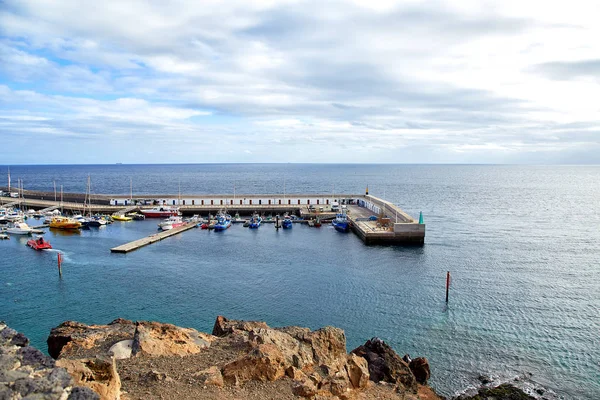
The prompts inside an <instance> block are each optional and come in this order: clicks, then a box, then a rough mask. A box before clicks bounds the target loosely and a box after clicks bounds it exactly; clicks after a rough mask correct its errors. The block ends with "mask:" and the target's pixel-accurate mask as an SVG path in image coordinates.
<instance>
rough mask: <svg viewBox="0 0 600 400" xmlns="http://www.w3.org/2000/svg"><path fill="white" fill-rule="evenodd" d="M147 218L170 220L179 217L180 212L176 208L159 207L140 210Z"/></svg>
mask: <svg viewBox="0 0 600 400" xmlns="http://www.w3.org/2000/svg"><path fill="white" fill-rule="evenodd" d="M140 212H141V213H142V214H144V216H145V217H146V218H168V217H171V216H176V215H179V210H178V209H177V208H175V207H169V206H158V207H154V208H152V209H150V210H140Z"/></svg>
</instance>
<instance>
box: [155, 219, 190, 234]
mask: <svg viewBox="0 0 600 400" xmlns="http://www.w3.org/2000/svg"><path fill="white" fill-rule="evenodd" d="M183 224H185V222H183V220H182V219H181V217H176V216H173V215H172V216H170V217H169V218H167V219H165V220H164V221H162V222H161V223H159V224H158V228H159V229H161V230H163V231H168V230H169V229H173V228H177V227H180V226H182V225H183Z"/></svg>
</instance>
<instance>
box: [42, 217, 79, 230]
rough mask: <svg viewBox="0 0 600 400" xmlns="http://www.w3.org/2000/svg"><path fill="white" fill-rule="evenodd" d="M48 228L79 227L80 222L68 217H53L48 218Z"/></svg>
mask: <svg viewBox="0 0 600 400" xmlns="http://www.w3.org/2000/svg"><path fill="white" fill-rule="evenodd" d="M50 228H54V229H79V228H81V222H79V221H76V220H74V219H73V218H68V217H53V218H52V219H51V220H50Z"/></svg>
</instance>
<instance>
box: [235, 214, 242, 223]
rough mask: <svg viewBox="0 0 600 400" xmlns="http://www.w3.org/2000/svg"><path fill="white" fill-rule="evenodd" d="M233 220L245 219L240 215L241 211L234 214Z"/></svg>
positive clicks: (240, 220)
mask: <svg viewBox="0 0 600 400" xmlns="http://www.w3.org/2000/svg"><path fill="white" fill-rule="evenodd" d="M233 222H244V219H243V218H242V217H240V213H235V215H234V216H233Z"/></svg>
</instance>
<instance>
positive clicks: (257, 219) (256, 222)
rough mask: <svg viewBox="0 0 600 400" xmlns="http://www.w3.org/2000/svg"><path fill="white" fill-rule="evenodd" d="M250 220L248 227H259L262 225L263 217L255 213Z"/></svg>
mask: <svg viewBox="0 0 600 400" xmlns="http://www.w3.org/2000/svg"><path fill="white" fill-rule="evenodd" d="M249 222H250V225H248V228H250V229H258V227H259V226H260V223H261V222H262V218H261V217H260V216H259V215H258V214H254V215H253V216H252V218H250V221H249Z"/></svg>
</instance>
